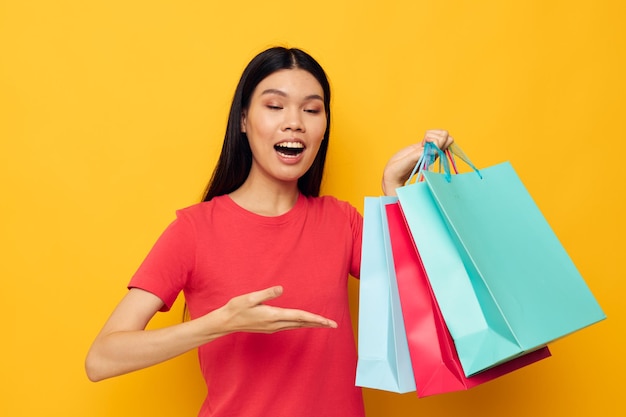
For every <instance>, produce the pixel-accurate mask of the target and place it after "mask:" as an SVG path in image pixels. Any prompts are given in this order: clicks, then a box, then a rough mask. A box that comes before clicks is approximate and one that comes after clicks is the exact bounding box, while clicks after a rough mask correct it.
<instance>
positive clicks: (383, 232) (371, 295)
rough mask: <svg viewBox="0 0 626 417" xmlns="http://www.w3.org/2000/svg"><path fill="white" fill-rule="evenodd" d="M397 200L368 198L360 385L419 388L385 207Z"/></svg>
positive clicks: (396, 389) (401, 389) (361, 289)
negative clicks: (412, 361) (416, 381)
mask: <svg viewBox="0 0 626 417" xmlns="http://www.w3.org/2000/svg"><path fill="white" fill-rule="evenodd" d="M396 201H397V198H396V197H366V198H365V208H364V212H363V244H362V254H361V278H360V287H359V322H358V326H359V331H358V363H357V372H356V385H357V386H361V387H368V388H375V389H380V390H384V391H391V392H398V393H405V392H411V391H415V379H414V377H413V368H412V366H411V359H410V356H409V348H408V343H407V337H406V333H405V329H404V322H403V319H402V309H401V306H400V297H399V294H398V285H397V283H396V279H395V270H394V266H393V265H394V264H393V255H392V252H391V243H390V240H389V232H388V225H387V215H386V212H385V207H384V206H385V204H388V203H395V202H396Z"/></svg>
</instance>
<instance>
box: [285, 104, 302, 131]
mask: <svg viewBox="0 0 626 417" xmlns="http://www.w3.org/2000/svg"><path fill="white" fill-rule="evenodd" d="M284 114H285V118H284V120H283V130H285V131H286V130H291V131H294V132H304V131H305V127H304V121H303V120H302V112H301V110H300V109H298V108H294V109H289V110H288V111H286V112H285V113H284Z"/></svg>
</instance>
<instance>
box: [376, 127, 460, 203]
mask: <svg viewBox="0 0 626 417" xmlns="http://www.w3.org/2000/svg"><path fill="white" fill-rule="evenodd" d="M425 142H433V143H434V144H435V145H437V147H438V148H439V149H442V150H445V149H446V148H447V147H448V146H450V145H452V142H454V139H453V138H452V136H450V135H449V134H448V131H447V130H438V129H435V130H428V131H426V134H425V135H424V140H422V141H421V142H420V143H416V144H413V145H410V146H407V147H406V148H404V149H401V150H400V151H399V152H397V153H396V154H395V155H394V156H392V157H391V158H390V159H389V161H388V162H387V165H386V166H385V170H384V171H383V193H384V194H385V195H389V196H395V195H396V188H398V187H402V186H403V185H404V183H405V182H406V181H407V180H408V179H409V175H411V171H413V168H414V167H415V164H417V161H418V160H419V158H420V157H421V156H422V152H423V151H424V143H425Z"/></svg>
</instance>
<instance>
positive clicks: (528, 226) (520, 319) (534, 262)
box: [397, 156, 606, 375]
mask: <svg viewBox="0 0 626 417" xmlns="http://www.w3.org/2000/svg"><path fill="white" fill-rule="evenodd" d="M442 159H443V156H442ZM422 174H423V178H424V181H423V182H417V183H414V184H410V185H406V186H404V187H401V188H399V189H398V190H397V193H398V197H399V201H400V205H401V208H402V211H403V213H404V216H405V218H406V221H407V224H408V226H409V228H410V231H411V233H412V236H413V239H414V243H415V245H416V247H417V248H418V251H419V254H420V256H421V259H422V261H423V263H424V267H425V270H426V272H427V274H428V278H429V281H430V284H431V287H432V289H433V292H434V294H435V296H436V298H437V301H438V303H439V306H440V308H441V311H442V314H443V317H444V318H445V321H446V324H447V325H448V329H449V330H450V333H451V335H452V337H453V339H454V342H455V345H456V348H457V352H458V355H459V358H460V360H461V363H462V365H463V369H464V372H465V374H466V375H473V374H475V373H477V372H480V371H483V370H485V369H488V368H489V367H491V366H494V365H496V364H499V363H501V362H503V361H507V360H510V359H511V358H514V357H516V356H518V355H519V354H521V353H523V352H527V351H532V350H534V349H537V348H538V347H540V346H544V345H546V344H547V343H550V342H552V341H554V340H556V339H559V338H561V337H564V336H566V335H568V334H570V333H572V332H574V331H577V330H580V329H582V328H584V327H587V326H589V325H591V324H594V323H596V322H598V321H600V320H603V319H604V318H606V316H605V314H604V312H603V311H602V309H601V308H600V306H599V305H598V303H597V301H596V300H595V298H594V297H593V295H592V293H591V292H590V290H589V288H588V286H587V285H586V283H585V281H584V280H583V278H582V276H581V275H580V273H579V272H578V270H577V269H576V267H575V266H574V264H573V262H572V260H571V259H570V258H569V256H568V254H567V253H566V251H565V250H564V248H563V246H562V245H561V244H560V242H559V240H558V238H557V237H556V235H555V234H554V232H553V231H552V229H551V228H550V226H549V224H548V223H547V221H546V220H545V218H544V217H543V215H542V214H541V212H540V211H539V209H538V208H537V206H536V204H535V203H534V201H533V199H532V198H531V196H530V195H529V193H528V191H527V190H526V188H525V187H524V186H523V184H522V182H521V181H520V179H519V177H518V176H517V174H516V173H515V171H514V170H513V168H512V166H511V164H510V163H503V164H498V165H495V166H493V167H489V168H486V169H481V170H480V173H479V175H476V173H475V172H469V173H465V174H458V175H450V173H449V172H445V173H436V172H432V171H426V170H425V171H424V172H423V173H422Z"/></svg>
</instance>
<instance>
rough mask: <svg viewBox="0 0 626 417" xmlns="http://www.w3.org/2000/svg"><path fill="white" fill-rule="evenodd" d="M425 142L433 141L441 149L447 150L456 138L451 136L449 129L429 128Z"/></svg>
mask: <svg viewBox="0 0 626 417" xmlns="http://www.w3.org/2000/svg"><path fill="white" fill-rule="evenodd" d="M424 141H425V142H433V143H434V144H435V145H437V147H438V148H439V149H441V150H445V149H447V148H448V146H450V145H452V143H453V142H454V138H453V137H452V136H450V134H449V133H448V131H447V130H442V129H432V130H427V131H426V134H425V135H424Z"/></svg>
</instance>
